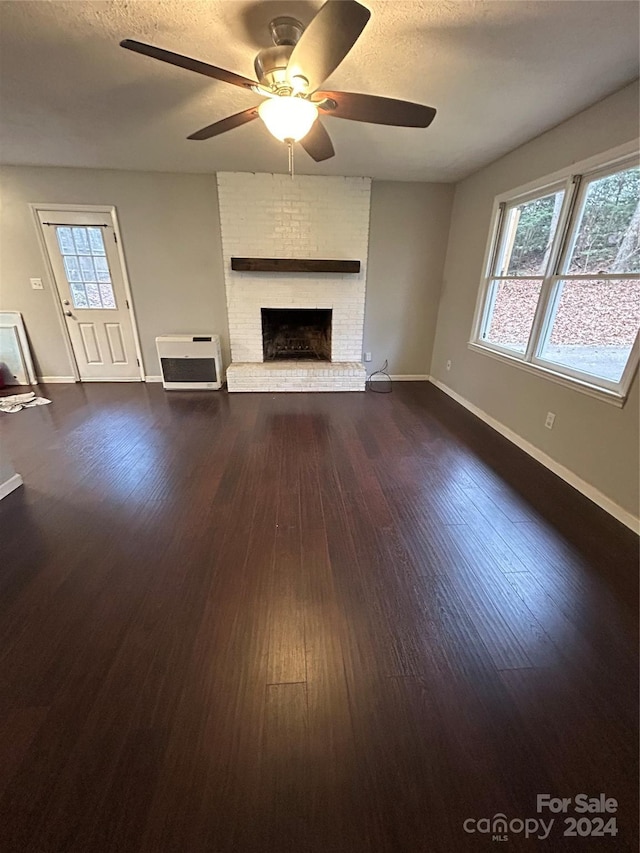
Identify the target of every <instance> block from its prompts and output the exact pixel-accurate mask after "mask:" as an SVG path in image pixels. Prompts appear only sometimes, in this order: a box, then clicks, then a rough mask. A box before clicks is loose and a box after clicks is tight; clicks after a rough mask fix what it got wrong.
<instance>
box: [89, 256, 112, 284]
mask: <svg viewBox="0 0 640 853" xmlns="http://www.w3.org/2000/svg"><path fill="white" fill-rule="evenodd" d="M93 264H94V266H95V268H96V275H97V277H98V278H97V280H98V281H107V282H110V281H111V275H110V274H109V265H108V264H107V259H106V258H105V257H101V256H98V257H96V258H94V259H93Z"/></svg>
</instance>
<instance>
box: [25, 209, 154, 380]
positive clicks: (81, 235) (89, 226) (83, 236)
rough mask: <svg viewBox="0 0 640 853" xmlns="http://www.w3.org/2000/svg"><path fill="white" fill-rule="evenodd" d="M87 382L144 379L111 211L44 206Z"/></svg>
mask: <svg viewBox="0 0 640 853" xmlns="http://www.w3.org/2000/svg"><path fill="white" fill-rule="evenodd" d="M38 217H39V219H40V224H41V226H42V233H43V235H44V241H45V245H46V248H47V253H48V255H49V260H50V262H51V268H52V270H53V275H54V278H55V284H56V288H57V291H58V296H59V298H60V303H61V306H62V312H63V314H64V319H65V322H66V324H67V329H68V330H69V337H70V339H71V346H72V347H73V352H74V355H75V359H76V364H77V365H78V373H79V375H80V379H82V380H89V381H91V380H93V381H103V382H109V381H113V380H120V381H122V380H130V381H139V380H140V378H141V377H140V367H139V364H138V360H137V354H136V345H135V338H134V334H133V321H132V315H131V308H130V305H129V302H128V300H127V296H126V291H125V285H124V276H123V272H122V266H121V264H120V258H119V256H118V250H117V245H116V237H115V231H114V228H113V223H112V222H111V217H110V215H109V214H108V213H92V212H81V211H78V212H70V211H66V210H65V211H60V210H39V211H38Z"/></svg>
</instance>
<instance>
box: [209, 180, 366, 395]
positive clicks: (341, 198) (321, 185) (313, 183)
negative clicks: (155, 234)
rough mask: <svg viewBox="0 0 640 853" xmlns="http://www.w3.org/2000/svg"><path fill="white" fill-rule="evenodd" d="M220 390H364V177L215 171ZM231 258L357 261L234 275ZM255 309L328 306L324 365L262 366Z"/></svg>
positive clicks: (288, 363) (283, 363)
mask: <svg viewBox="0 0 640 853" xmlns="http://www.w3.org/2000/svg"><path fill="white" fill-rule="evenodd" d="M217 178H218V193H219V204H220V222H221V228H222V251H223V258H224V275H225V285H226V292H227V309H228V316H229V335H230V340H231V360H232V363H231V365H230V366H229V368H228V370H227V383H228V387H229V391H333V390H335V391H363V390H364V383H365V378H366V373H365V368H364V366H363V365H362V363H361V359H362V336H363V326H364V302H365V290H366V281H367V254H368V248H369V204H370V194H371V181H370V180H369V179H368V178H337V177H310V176H306V175H300V176H296V177H295V178H294V179H293V180H291V178H290V177H289V176H288V175H271V174H249V173H240V172H219V173H218V176H217ZM232 257H244V258H247V257H251V258H299V259H307V258H313V259H318V258H322V259H334V260H336V259H337V260H359V261H360V264H361V266H360V272H359V273H356V274H336V273H299V272H296V273H290V272H286V273H285V272H278V273H272V272H236V271H233V270H232V269H231V258H232ZM263 308H306V309H308V308H324V309H331V310H332V324H331V361H330V362H329V361H309V360H300V361H292V360H289V361H267V362H264V360H263V346H262V314H261V311H262V309H263Z"/></svg>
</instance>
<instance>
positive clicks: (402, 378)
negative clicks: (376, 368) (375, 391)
mask: <svg viewBox="0 0 640 853" xmlns="http://www.w3.org/2000/svg"><path fill="white" fill-rule="evenodd" d="M430 378H431V377H430V376H429V374H428V373H391V374H389V379H391V380H393V382H428V381H429V379H430ZM368 381H369V382H388V381H389V380H388V379H387V377H386V376H383V375H381V374H379V373H376V374H374V375H373V376H371V377H370V378H369V379H368Z"/></svg>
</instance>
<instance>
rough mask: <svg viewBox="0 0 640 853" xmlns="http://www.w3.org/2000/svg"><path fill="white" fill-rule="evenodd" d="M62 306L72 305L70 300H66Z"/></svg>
mask: <svg viewBox="0 0 640 853" xmlns="http://www.w3.org/2000/svg"><path fill="white" fill-rule="evenodd" d="M62 304H63V305H71V303H70V302H69V300H68V299H65V300H64V302H63V303H62Z"/></svg>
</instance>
